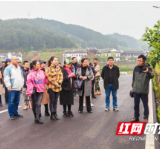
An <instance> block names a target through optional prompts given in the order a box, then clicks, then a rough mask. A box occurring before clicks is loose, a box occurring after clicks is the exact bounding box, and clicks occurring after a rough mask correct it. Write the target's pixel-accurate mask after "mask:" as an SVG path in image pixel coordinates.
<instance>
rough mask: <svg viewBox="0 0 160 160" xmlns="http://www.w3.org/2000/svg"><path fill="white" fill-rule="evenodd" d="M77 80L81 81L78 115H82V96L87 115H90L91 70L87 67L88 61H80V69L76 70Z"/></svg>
mask: <svg viewBox="0 0 160 160" xmlns="http://www.w3.org/2000/svg"><path fill="white" fill-rule="evenodd" d="M76 75H77V78H79V79H81V80H82V81H83V83H82V87H81V89H78V95H79V113H83V96H85V98H86V107H87V111H88V113H92V108H91V102H90V94H91V79H92V78H93V72H92V69H91V68H90V67H89V66H88V60H87V59H85V58H83V59H82V60H81V67H80V68H78V69H77V72H76Z"/></svg>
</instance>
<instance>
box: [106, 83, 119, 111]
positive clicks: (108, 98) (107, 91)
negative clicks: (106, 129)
mask: <svg viewBox="0 0 160 160" xmlns="http://www.w3.org/2000/svg"><path fill="white" fill-rule="evenodd" d="M111 91H112V97H113V108H117V107H118V105H117V90H116V91H115V90H114V89H113V84H112V83H108V88H107V89H105V93H106V108H109V107H110V93H111Z"/></svg>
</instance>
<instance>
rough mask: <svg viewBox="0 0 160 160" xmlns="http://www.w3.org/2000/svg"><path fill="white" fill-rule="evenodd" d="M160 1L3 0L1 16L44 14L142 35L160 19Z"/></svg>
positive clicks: (95, 27) (101, 29)
mask: <svg viewBox="0 0 160 160" xmlns="http://www.w3.org/2000/svg"><path fill="white" fill-rule="evenodd" d="M153 6H160V2H157V1H155V2H153V1H152V2H136V1H135V2H121V1H119V2H110V1H107V2H91V1H90V2H84V1H82V2H69V1H68V2H38V1H37V2H13V1H12V2H2V1H1V2H0V19H3V20H5V19H13V18H28V13H30V16H29V17H30V18H37V17H42V18H45V19H53V20H57V21H60V22H64V23H67V24H75V25H80V26H84V27H86V28H90V29H93V30H95V31H98V32H101V33H102V34H112V33H115V32H117V33H120V34H124V35H130V36H132V37H135V38H141V36H142V34H143V33H144V32H145V28H146V27H149V28H152V27H153V25H154V24H155V23H156V22H157V21H158V19H160V9H156V8H153Z"/></svg>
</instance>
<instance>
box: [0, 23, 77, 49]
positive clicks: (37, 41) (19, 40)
mask: <svg viewBox="0 0 160 160" xmlns="http://www.w3.org/2000/svg"><path fill="white" fill-rule="evenodd" d="M31 47H33V49H34V50H37V49H42V48H55V47H62V48H71V47H75V44H74V43H73V42H71V41H70V40H69V39H68V38H66V37H63V36H60V35H56V34H54V33H53V32H51V31H49V30H45V29H42V28H40V27H38V26H35V25H32V24H30V23H25V22H23V21H14V20H7V21H2V20H0V50H14V49H17V48H21V49H24V50H30V49H31Z"/></svg>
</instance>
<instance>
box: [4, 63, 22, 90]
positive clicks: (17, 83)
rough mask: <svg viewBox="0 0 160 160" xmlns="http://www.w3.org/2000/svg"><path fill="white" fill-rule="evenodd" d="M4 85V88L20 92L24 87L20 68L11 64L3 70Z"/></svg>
mask: <svg viewBox="0 0 160 160" xmlns="http://www.w3.org/2000/svg"><path fill="white" fill-rule="evenodd" d="M4 83H5V86H6V88H11V89H12V90H17V91H20V90H21V89H22V87H23V85H24V78H23V73H22V70H21V68H20V67H19V66H18V65H17V66H16V67H15V66H14V65H12V64H10V65H9V66H7V67H6V68H5V70H4Z"/></svg>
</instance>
